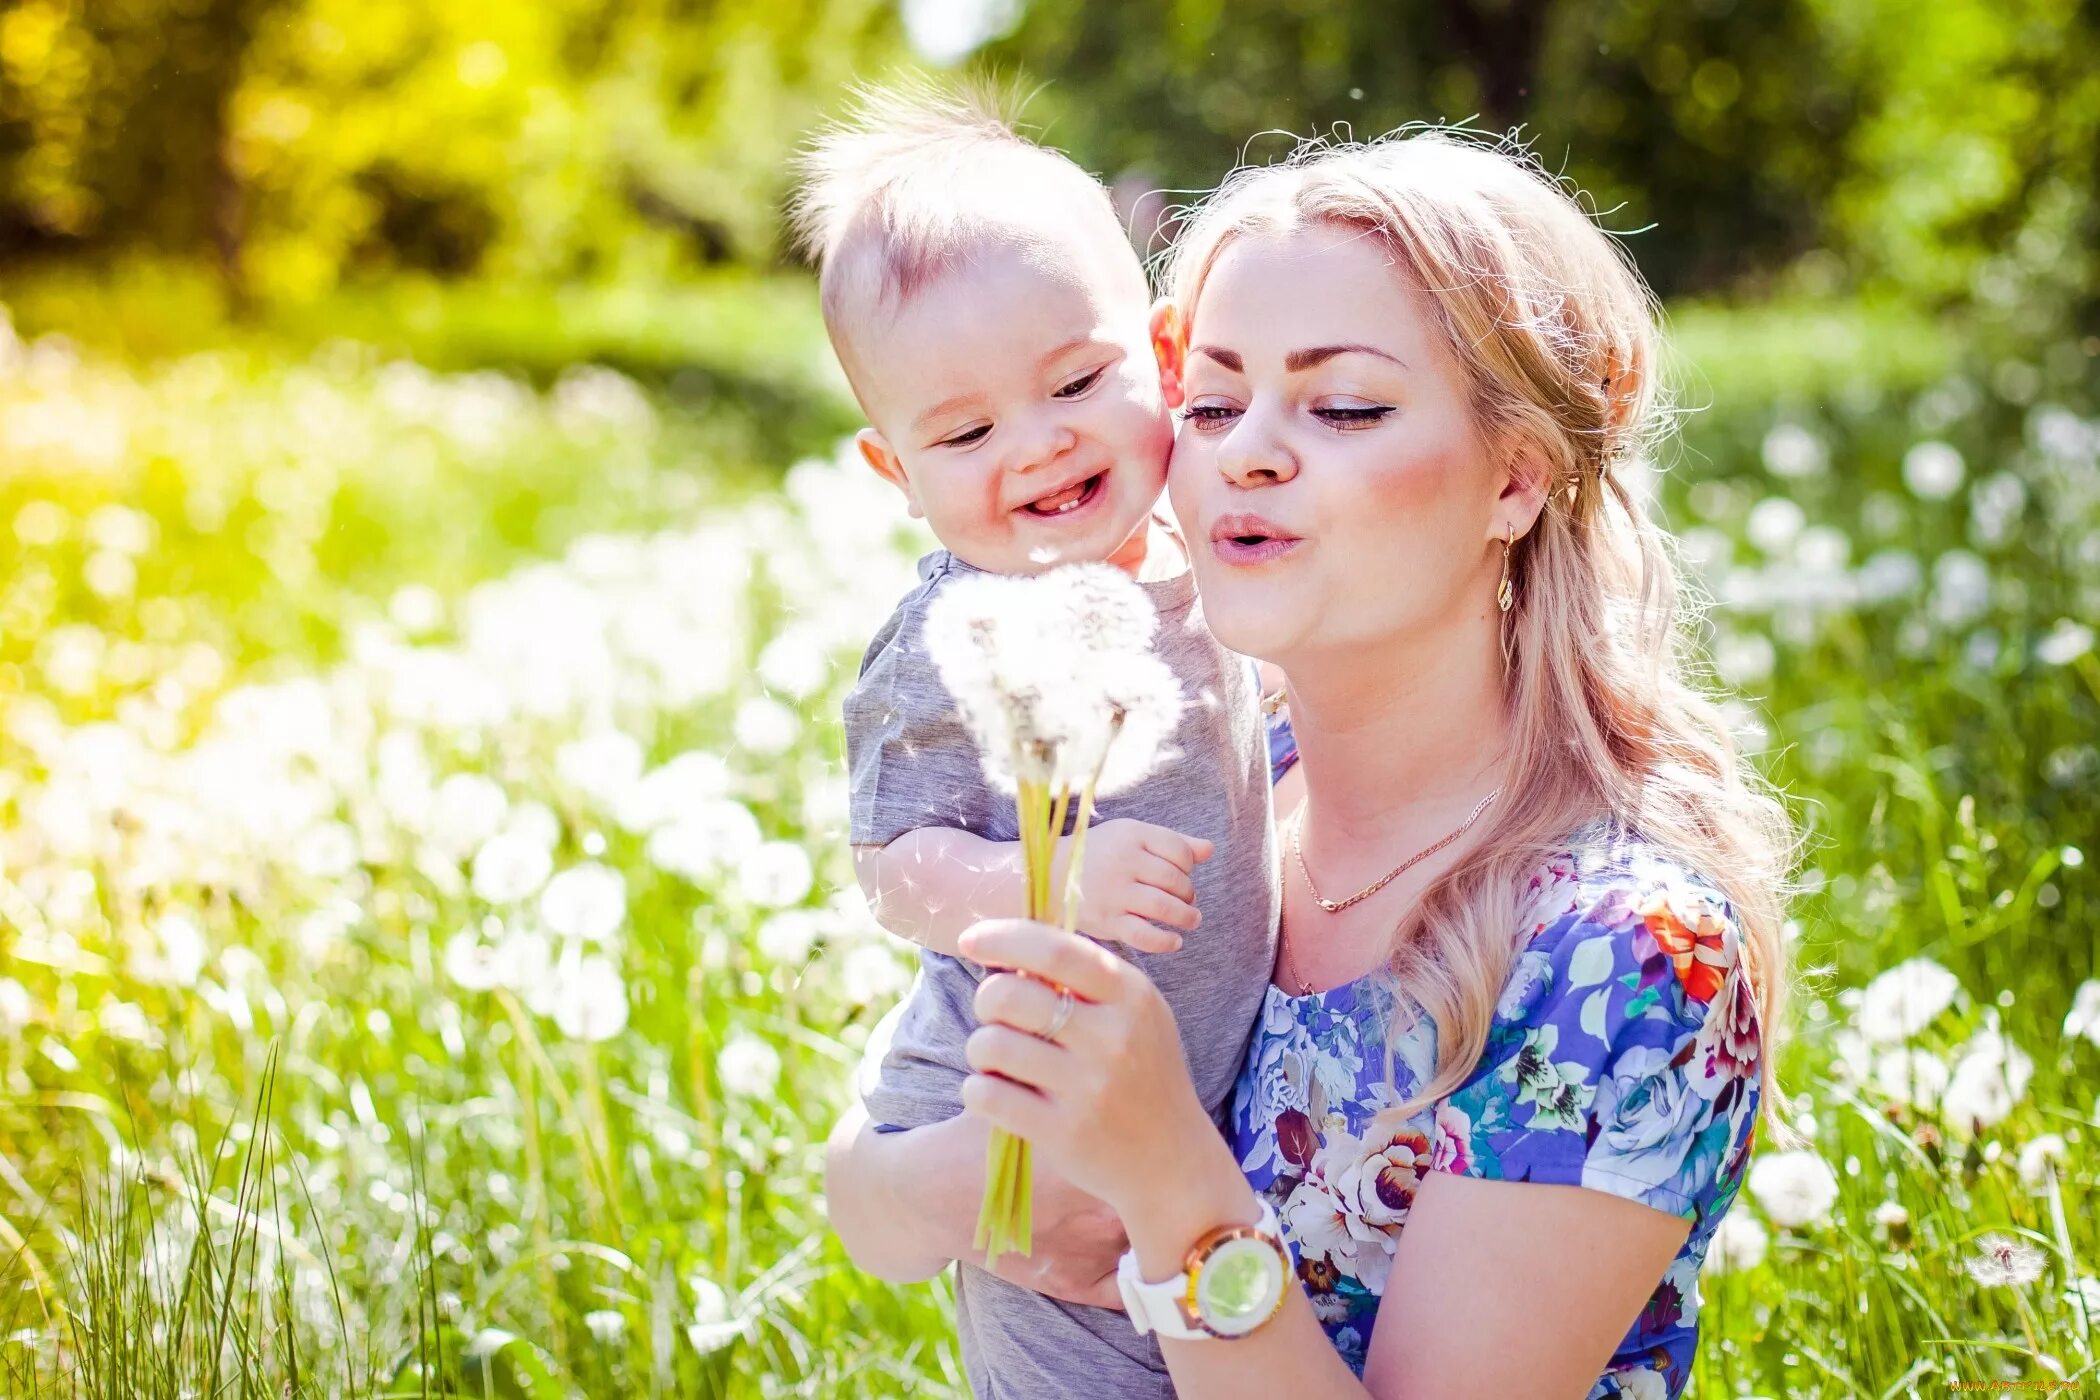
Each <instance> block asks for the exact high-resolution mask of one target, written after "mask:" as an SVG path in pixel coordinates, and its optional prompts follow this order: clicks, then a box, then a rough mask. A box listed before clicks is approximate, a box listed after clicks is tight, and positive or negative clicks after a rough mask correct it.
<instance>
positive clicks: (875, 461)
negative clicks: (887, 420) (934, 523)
mask: <svg viewBox="0 0 2100 1400" xmlns="http://www.w3.org/2000/svg"><path fill="white" fill-rule="evenodd" d="M853 445H854V446H855V447H857V448H859V449H860V456H861V460H862V461H864V462H866V463H867V464H868V465H869V466H870V467H873V468H874V469H875V475H877V476H879V477H881V478H882V479H883V480H884V481H887V482H888V483H889V484H890V485H892V486H894V487H896V488H897V489H898V490H899V491H902V492H903V493H904V504H905V508H906V509H907V510H909V511H910V512H911V517H912V519H914V520H924V519H925V518H926V512H925V511H923V510H921V509H920V508H919V498H918V496H917V494H915V493H914V492H913V491H912V489H911V478H910V477H908V476H906V475H905V474H904V463H903V462H901V461H899V460H898V458H897V454H896V453H895V452H893V451H891V450H890V443H889V439H888V438H886V437H884V436H883V435H882V434H881V433H878V432H876V431H875V430H874V429H873V428H862V429H861V430H860V431H859V432H857V433H855V434H854V435H853Z"/></svg>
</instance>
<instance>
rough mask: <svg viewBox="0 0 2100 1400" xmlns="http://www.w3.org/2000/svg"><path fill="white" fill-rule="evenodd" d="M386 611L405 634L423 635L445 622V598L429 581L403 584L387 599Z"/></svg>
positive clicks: (411, 635)
mask: <svg viewBox="0 0 2100 1400" xmlns="http://www.w3.org/2000/svg"><path fill="white" fill-rule="evenodd" d="M386 613H387V616H388V617H390V618H392V619H393V620H394V625H395V626H396V627H398V628H400V629H401V631H402V632H403V633H404V634H405V635H407V636H410V637H421V636H425V635H427V634H429V633H431V632H435V631H436V630H437V629H438V626H439V624H441V623H442V622H444V620H445V600H444V598H443V597H441V596H440V595H439V594H438V591H437V590H436V589H435V588H432V587H431V586H430V585H429V584H427V583H409V584H403V585H402V586H401V587H399V588H397V589H395V590H394V596H393V597H391V598H389V599H388V600H387V605H386Z"/></svg>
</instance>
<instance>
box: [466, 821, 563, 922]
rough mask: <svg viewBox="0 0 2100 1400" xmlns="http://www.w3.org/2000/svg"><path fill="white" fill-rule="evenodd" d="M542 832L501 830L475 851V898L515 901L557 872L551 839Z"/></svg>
mask: <svg viewBox="0 0 2100 1400" xmlns="http://www.w3.org/2000/svg"><path fill="white" fill-rule="evenodd" d="M538 836H539V834H538V833H537V832H533V833H529V834H528V833H522V832H519V831H516V830H508V831H499V832H497V833H496V834H495V835H494V836H491V837H490V838H489V839H488V840H486V841H484V842H482V843H481V849H480V850H478V851H476V852H475V853H474V879H473V884H474V897H475V898H476V899H480V900H483V901H485V902H486V903H489V904H516V903H517V902H518V901H519V900H521V899H524V898H526V897H527V896H529V895H531V894H533V893H534V892H535V891H537V890H538V889H539V887H540V886H541V885H543V884H545V883H546V882H547V877H548V876H549V875H551V874H553V873H554V853H553V852H552V851H550V850H549V849H548V846H549V845H550V844H551V843H550V842H546V841H542V840H540V839H538Z"/></svg>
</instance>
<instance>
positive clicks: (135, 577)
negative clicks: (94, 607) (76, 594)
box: [80, 549, 139, 599]
mask: <svg viewBox="0 0 2100 1400" xmlns="http://www.w3.org/2000/svg"><path fill="white" fill-rule="evenodd" d="M80 581H81V582H82V583H85V584H86V585H87V587H88V592H90V593H92V594H94V595H95V596H96V597H97V598H111V599H114V598H129V597H130V596H131V595H132V593H133V592H134V591H135V590H136V589H137V588H138V585H139V568H138V565H136V564H134V563H132V562H131V556H130V555H128V554H118V553H116V552H115V551H113V550H107V549H98V550H96V551H95V552H94V553H93V554H90V555H89V556H88V558H87V563H86V564H84V565H82V566H81V570H80Z"/></svg>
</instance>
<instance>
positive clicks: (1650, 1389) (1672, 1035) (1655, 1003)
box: [1229, 821, 1760, 1400]
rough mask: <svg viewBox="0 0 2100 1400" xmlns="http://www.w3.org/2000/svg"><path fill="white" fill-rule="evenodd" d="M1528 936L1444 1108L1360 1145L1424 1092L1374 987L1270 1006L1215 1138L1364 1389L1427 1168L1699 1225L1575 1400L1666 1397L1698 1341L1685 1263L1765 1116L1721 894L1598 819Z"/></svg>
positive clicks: (1414, 1057)
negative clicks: (1269, 1218)
mask: <svg viewBox="0 0 2100 1400" xmlns="http://www.w3.org/2000/svg"><path fill="white" fill-rule="evenodd" d="M1525 909H1526V914H1525V921H1524V927H1525V928H1526V929H1528V930H1529V938H1528V940H1527V941H1526V944H1525V946H1524V948H1523V950H1522V951H1521V952H1520V954H1519V955H1518V957H1517V960H1516V962H1515V963H1514V964H1513V966H1512V967H1511V970H1510V974H1509V980H1508V981H1507V983H1506V984H1505V985H1504V988H1503V992H1502V997H1501V1001H1500V1003H1499V1004H1498V1005H1497V1007H1496V1009H1495V1018H1494V1021H1493V1023H1492V1026H1491V1029H1490V1031H1489V1034H1488V1039H1487V1045H1486V1049H1485V1050H1484V1052H1483V1053H1482V1055H1481V1059H1480V1064H1479V1067H1478V1068H1477V1069H1476V1070H1475V1071H1474V1072H1473V1074H1472V1076H1471V1077H1470V1078H1469V1079H1468V1080H1467V1081H1466V1082H1465V1083H1464V1084H1463V1085H1462V1086H1461V1087H1460V1088H1459V1089H1457V1090H1456V1091H1455V1092H1453V1093H1452V1094H1451V1095H1450V1096H1449V1097H1447V1098H1445V1099H1442V1100H1439V1101H1438V1102H1436V1103H1434V1104H1433V1105H1429V1106H1426V1107H1424V1108H1422V1109H1421V1110H1419V1111H1418V1112H1417V1113H1416V1114H1415V1116H1414V1117H1412V1118H1409V1119H1406V1120H1402V1121H1400V1122H1399V1123H1397V1124H1395V1125H1392V1126H1391V1127H1390V1128H1389V1127H1386V1126H1378V1127H1375V1128H1374V1124H1373V1121H1372V1120H1373V1119H1374V1117H1375V1116H1376V1115H1377V1113H1378V1111H1379V1110H1380V1109H1381V1108H1384V1107H1386V1106H1388V1105H1389V1104H1395V1103H1398V1102H1399V1101H1400V1099H1399V1098H1398V1097H1395V1091H1396V1090H1398V1091H1399V1092H1400V1094H1401V1095H1405V1094H1409V1093H1412V1092H1413V1091H1414V1090H1415V1089H1416V1088H1417V1087H1418V1086H1419V1085H1421V1084H1422V1083H1424V1082H1426V1081H1427V1079H1428V1077H1429V1074H1430V1071H1431V1068H1432V1066H1433V1065H1434V1063H1435V1059H1436V1027H1435V1024H1434V1023H1433V1022H1432V1021H1430V1020H1429V1018H1428V1017H1426V1016H1418V1017H1417V1018H1416V1020H1415V1022H1414V1024H1413V1025H1412V1027H1411V1028H1409V1029H1407V1030H1405V1031H1404V1032H1403V1033H1402V1034H1401V1035H1400V1036H1399V1037H1398V1038H1397V1039H1396V1041H1395V1043H1394V1045H1393V1047H1392V1049H1393V1055H1392V1083H1391V1084H1390V1085H1389V1084H1388V1081H1387V1070H1386V1055H1385V1048H1386V1035H1387V1029H1388V1027H1389V1025H1391V1024H1392V1022H1393V1013H1394V1010H1395V995H1396V994H1395V992H1394V991H1393V990H1392V989H1391V988H1390V987H1389V985H1387V983H1386V981H1385V979H1383V978H1382V977H1367V978H1363V979H1360V980H1358V981H1356V982H1352V983H1349V984H1348V985H1346V986H1341V987H1335V988H1332V989H1330V990H1328V991H1325V992H1316V993H1314V994H1313V995H1311V996H1305V997H1294V996H1290V995H1288V994H1287V993H1285V992H1284V991H1283V990H1282V989H1280V988H1277V987H1273V986H1272V987H1270V988H1269V991H1268V999H1267V1001H1266V1003H1265V1004H1264V1006H1263V1010H1262V1018H1261V1022H1260V1024H1259V1025H1257V1026H1256V1028H1255V1032H1254V1039H1253V1041H1252V1043H1251V1045H1250V1046H1249V1048H1248V1057H1247V1064H1246V1066H1245V1068H1244V1069H1243V1070H1242V1071H1241V1074H1240V1080H1239V1085H1238V1088H1237V1091H1236V1094H1235V1098H1234V1102H1233V1107H1232V1119H1231V1122H1230V1125H1229V1127H1230V1132H1231V1138H1232V1143H1233V1149H1234V1151H1235V1152H1236V1153H1237V1154H1238V1156H1239V1160H1240V1166H1241V1168H1242V1169H1243V1170H1244V1171H1245V1172H1246V1173H1247V1177H1248V1179H1249V1180H1250V1181H1251V1182H1252V1183H1253V1184H1254V1187H1255V1189H1256V1190H1257V1191H1260V1192H1261V1193H1262V1194H1263V1195H1264V1196H1265V1197H1266V1198H1267V1199H1268V1200H1269V1201H1270V1202H1271V1203H1273V1204H1274V1205H1275V1207H1276V1212H1277V1214H1278V1216H1279V1217H1281V1219H1282V1222H1283V1230H1284V1235H1285V1238H1286V1241H1287V1242H1288V1244H1289V1245H1290V1249H1291V1254H1292V1257H1293V1259H1294V1260H1295V1262H1296V1265H1297V1272H1298V1278H1299V1280H1300V1281H1301V1283H1302V1284H1303V1285H1304V1287H1305V1291H1306V1293H1307V1295H1308V1296H1310V1298H1311V1299H1312V1303H1313V1309H1314V1311H1315V1312H1316V1313H1317V1314H1318V1315H1319V1318H1320V1321H1321V1323H1322V1324H1323V1325H1324V1326H1325V1327H1326V1329H1327V1334H1328V1336H1329V1337H1330V1338H1332V1339H1333V1341H1334V1344H1335V1346H1336V1348H1337V1349H1339V1350H1340V1352H1341V1353H1342V1355H1343V1357H1344V1358H1345V1359H1346V1360H1347V1361H1348V1362H1349V1364H1350V1365H1351V1366H1352V1367H1353V1368H1354V1369H1355V1370H1356V1371H1357V1372H1358V1373H1359V1374H1361V1373H1362V1371H1363V1366H1364V1358H1365V1348H1366V1346H1367V1344H1368V1343H1369V1340H1370V1336H1371V1326H1372V1323H1373V1322H1374V1321H1376V1319H1377V1315H1378V1302H1379V1297H1380V1295H1381V1294H1382V1293H1383V1292H1384V1289H1385V1283H1386V1274H1387V1271H1388V1270H1389V1269H1390V1267H1391V1264H1392V1257H1393V1248H1394V1244H1395V1242H1396V1240H1397V1239H1398V1238H1399V1234H1400V1231H1401V1229H1402V1228H1403V1227H1404V1226H1405V1224H1406V1222H1407V1212H1408V1207H1409V1206H1410V1205H1411V1204H1412V1203H1413V1201H1414V1195H1415V1191H1416V1189H1417V1188H1418V1187H1419V1185H1420V1184H1421V1182H1422V1180H1423V1175H1424V1173H1425V1172H1430V1171H1444V1172H1452V1173H1455V1174H1457V1175H1461V1176H1475V1177H1483V1178H1492V1179H1497V1180H1504V1181H1536V1182H1546V1183H1552V1184H1559V1185H1580V1186H1587V1187H1590V1188H1592V1189H1594V1190H1598V1191H1608V1192H1610V1193H1611V1194H1613V1195H1615V1196H1623V1197H1625V1198H1627V1199H1628V1200H1634V1201H1639V1202H1641V1203H1643V1204H1645V1205H1649V1206H1653V1207H1654V1208H1655V1209H1657V1210H1663V1211H1668V1212H1669V1213H1670V1214H1672V1215H1676V1216H1682V1217H1683V1218H1685V1219H1687V1220H1689V1221H1690V1222H1691V1235H1690V1237H1689V1238H1687V1239H1686V1241H1685V1243H1684V1247H1683V1248H1682V1249H1680V1250H1679V1251H1678V1253H1677V1257H1676V1259H1675V1260H1674V1261H1673V1262H1672V1263H1671V1265H1670V1267H1669V1270H1668V1272H1667V1273H1665V1274H1664V1276H1663V1278H1662V1281H1661V1282H1660V1283H1659V1284H1658V1285H1657V1286H1656V1289H1655V1292H1654V1294H1653V1296H1651V1297H1650V1298H1649V1300H1648V1304H1647V1306H1646V1307H1645V1308H1643V1309H1642V1310H1641V1314H1640V1317H1639V1318H1638V1319H1637V1320H1636V1321H1635V1322H1634V1324H1633V1329H1632V1330H1631V1331H1630V1332H1628V1333H1627V1334H1626V1339H1625V1341H1623V1342H1622V1343H1621V1344H1620V1345H1619V1348H1618V1350H1617V1351H1616V1352H1615V1353H1614V1354H1613V1356H1612V1360H1611V1365H1610V1367H1609V1368H1608V1369H1607V1371H1606V1372H1605V1374H1604V1376H1603V1377H1602V1378H1601V1379H1600V1380H1599V1381H1598V1382H1597V1385H1596V1388H1595V1389H1594V1390H1592V1391H1591V1392H1590V1396H1591V1400H1601V1397H1609V1396H1629V1397H1637V1400H1670V1398H1671V1397H1675V1396H1677V1395H1679V1394H1680V1393H1681V1392H1682V1391H1683V1390H1684V1387H1685V1382H1686V1380H1687V1378H1688V1373H1689V1370H1690V1366H1691V1360H1692V1352H1693V1348H1694V1346H1695V1345H1696V1343H1697V1340H1698V1327H1699V1288H1698V1279H1699V1266H1700V1264H1701V1263H1702V1262H1703V1261H1704V1259H1705V1257H1706V1249H1707V1244H1708V1242H1709V1241H1710V1240H1711V1239H1712V1238H1713V1233H1714V1228H1715V1226H1716V1225H1718V1224H1719V1222H1720V1219H1721V1216H1722V1214H1723V1213H1724V1212H1725V1211H1726V1210H1727V1209H1728V1206H1729V1204H1730V1203H1731V1202H1732V1201H1733V1200H1734V1199H1735V1195H1736V1190H1737V1188H1738V1187H1739V1186H1740V1185H1741V1183H1742V1178H1743V1172H1744V1168H1745V1165H1746V1163H1747V1161H1748V1159H1749V1156H1750V1142H1751V1137H1752V1134H1753V1131H1754V1127H1755V1123H1756V1117H1757V1106H1758V1063H1759V1052H1760V1036H1759V1028H1758V1020H1757V1011H1756V1006H1755V1004H1754V1001H1753V998H1752V995H1751V990H1750V985H1749V982H1748V980H1747V978H1746V977H1745V975H1744V973H1743V970H1742V968H1741V966H1740V965H1739V962H1738V957H1737V929H1736V924H1735V917H1734V913H1733V911H1732V910H1731V909H1730V907H1729V905H1728V902H1727V900H1726V899H1724V898H1723V897H1722V896H1721V894H1720V893H1719V892H1718V891H1717V890H1715V889H1713V888H1712V887H1711V886H1710V885H1708V884H1706V883H1705V882H1704V881H1702V880H1701V879H1699V878H1698V877H1697V876H1694V875H1692V874H1690V873H1689V872H1687V871H1686V870H1685V869H1684V868H1683V867H1682V866H1681V865H1679V864H1677V863H1676V862H1675V861H1673V860H1671V859H1670V858H1669V857H1668V856H1666V855H1665V854H1663V853H1662V852H1661V851H1660V850H1658V849H1657V848H1655V847H1652V846H1650V845H1648V844H1647V843H1645V842H1643V841H1642V840H1641V839H1640V838H1639V837H1638V836H1637V835H1635V834H1633V833H1631V832H1629V831H1627V830H1626V829H1625V828H1624V827H1622V826H1618V825H1615V824H1612V823H1610V822H1604V821H1600V822H1597V823H1593V824H1592V825H1590V826H1587V827H1584V828H1583V829H1582V830H1580V831H1578V832H1576V833H1575V834H1574V835H1573V836H1572V837H1571V838H1570V840H1569V843H1568V849H1567V850H1566V851H1565V852H1564V853H1563V854H1561V855H1559V856H1557V857H1555V858H1554V859H1552V860H1550V861H1548V862H1546V863H1545V864H1544V865H1543V866H1542V867H1541V868H1540V869H1539V871H1538V872H1537V873H1536V875H1534V877H1533V879H1532V883H1531V887H1530V890H1529V891H1528V894H1527V897H1526V901H1525Z"/></svg>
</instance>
